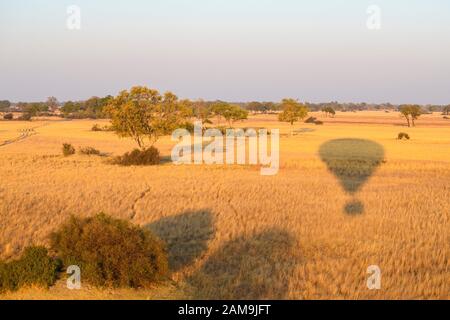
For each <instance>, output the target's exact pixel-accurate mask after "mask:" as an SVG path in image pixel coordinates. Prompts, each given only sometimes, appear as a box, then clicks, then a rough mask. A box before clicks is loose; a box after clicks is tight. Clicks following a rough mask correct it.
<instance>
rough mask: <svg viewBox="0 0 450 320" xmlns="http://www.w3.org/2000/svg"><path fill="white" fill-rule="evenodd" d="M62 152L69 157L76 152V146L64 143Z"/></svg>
mask: <svg viewBox="0 0 450 320" xmlns="http://www.w3.org/2000/svg"><path fill="white" fill-rule="evenodd" d="M62 153H63V155H64V157H68V156H71V155H74V154H75V148H74V147H73V146H72V145H71V144H70V143H63V147H62Z"/></svg>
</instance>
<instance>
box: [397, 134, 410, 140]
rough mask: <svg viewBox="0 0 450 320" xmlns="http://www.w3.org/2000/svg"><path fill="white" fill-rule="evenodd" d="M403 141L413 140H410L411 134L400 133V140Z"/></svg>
mask: <svg viewBox="0 0 450 320" xmlns="http://www.w3.org/2000/svg"><path fill="white" fill-rule="evenodd" d="M403 139H406V140H409V139H411V138H410V136H409V134H407V133H405V132H400V133H399V134H398V140H403Z"/></svg>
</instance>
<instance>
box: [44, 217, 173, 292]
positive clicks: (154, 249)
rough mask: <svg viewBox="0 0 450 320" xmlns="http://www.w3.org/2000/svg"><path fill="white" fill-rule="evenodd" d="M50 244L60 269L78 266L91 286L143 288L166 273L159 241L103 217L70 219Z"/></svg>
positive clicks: (121, 221) (165, 256)
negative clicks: (58, 260)
mask: <svg viewBox="0 0 450 320" xmlns="http://www.w3.org/2000/svg"><path fill="white" fill-rule="evenodd" d="M50 240H51V246H52V248H53V250H55V252H56V253H57V254H58V256H59V257H60V258H61V260H62V262H63V265H64V266H65V267H67V266H69V265H77V266H79V267H80V268H81V273H82V277H83V279H85V280H86V281H87V282H88V283H91V284H92V285H97V286H107V287H133V288H137V287H146V286H148V285H150V284H153V283H155V282H158V281H160V280H162V279H164V277H165V276H166V275H167V273H168V261H167V255H166V252H165V248H164V245H163V243H162V242H161V241H160V240H159V239H158V238H156V237H155V236H154V235H152V234H151V233H150V231H147V230H144V229H142V228H140V227H137V226H133V225H132V224H130V223H129V222H128V221H124V220H118V219H113V218H111V217H108V216H106V215H104V214H99V215H97V216H94V217H91V218H85V219H83V218H76V217H72V218H71V219H70V220H69V221H68V222H67V223H66V224H64V225H63V226H62V227H61V228H60V229H59V230H58V231H57V232H55V233H53V234H52V235H51V239H50Z"/></svg>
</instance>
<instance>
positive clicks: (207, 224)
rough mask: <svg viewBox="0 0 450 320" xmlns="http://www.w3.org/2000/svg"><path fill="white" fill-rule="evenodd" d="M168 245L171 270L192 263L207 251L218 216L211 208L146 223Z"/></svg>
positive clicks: (177, 269) (176, 269)
mask: <svg viewBox="0 0 450 320" xmlns="http://www.w3.org/2000/svg"><path fill="white" fill-rule="evenodd" d="M145 227H146V228H148V229H149V230H150V231H151V232H153V233H154V234H155V235H156V236H158V237H159V238H160V239H161V240H163V241H164V242H165V243H166V245H167V250H168V258H169V266H170V270H171V271H174V272H176V271H179V270H180V269H182V268H184V267H186V266H188V265H190V264H192V263H193V262H194V261H195V260H196V259H197V258H199V257H200V256H201V255H202V254H204V253H205V252H206V250H207V249H208V243H209V241H210V240H212V239H213V238H214V233H215V225H214V216H213V215H212V213H211V212H210V211H209V210H201V211H189V212H185V213H182V214H178V215H175V216H170V217H165V218H162V219H160V220H158V221H155V222H153V223H151V224H148V225H146V226H145Z"/></svg>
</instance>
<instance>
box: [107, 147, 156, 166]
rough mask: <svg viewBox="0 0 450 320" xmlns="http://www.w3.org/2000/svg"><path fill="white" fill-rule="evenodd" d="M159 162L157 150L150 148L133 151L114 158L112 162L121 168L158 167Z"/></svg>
mask: <svg viewBox="0 0 450 320" xmlns="http://www.w3.org/2000/svg"><path fill="white" fill-rule="evenodd" d="M160 161H161V159H160V155H159V150H158V149H156V148H155V147H150V148H147V149H144V150H139V149H134V150H133V151H131V152H127V153H125V154H124V155H122V156H118V157H115V158H114V159H113V161H112V162H113V164H118V165H122V166H145V165H158V164H159V163H160Z"/></svg>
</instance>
